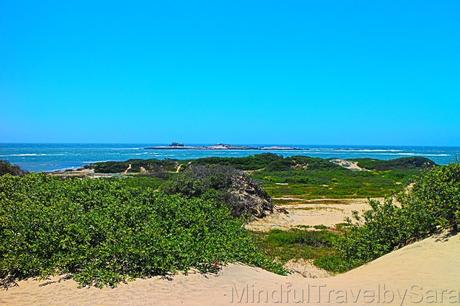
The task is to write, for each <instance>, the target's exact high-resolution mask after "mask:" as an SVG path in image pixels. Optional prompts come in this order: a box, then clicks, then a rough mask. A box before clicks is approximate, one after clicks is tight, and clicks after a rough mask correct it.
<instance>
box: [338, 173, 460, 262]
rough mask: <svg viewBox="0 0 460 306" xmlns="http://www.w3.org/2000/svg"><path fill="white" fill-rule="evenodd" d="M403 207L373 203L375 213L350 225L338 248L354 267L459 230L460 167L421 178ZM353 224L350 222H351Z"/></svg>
mask: <svg viewBox="0 0 460 306" xmlns="http://www.w3.org/2000/svg"><path fill="white" fill-rule="evenodd" d="M399 202H400V205H396V204H394V203H392V201H391V200H387V201H386V202H385V203H380V202H378V201H371V202H370V204H371V206H372V209H371V210H369V211H367V212H365V213H364V216H363V217H362V219H360V217H358V216H355V219H356V220H357V221H358V223H355V224H350V226H349V227H348V228H347V229H346V230H345V234H344V236H343V238H342V239H339V240H338V243H337V247H338V249H339V250H340V251H341V254H342V255H343V257H345V258H346V259H347V260H348V261H349V262H350V264H351V265H353V266H357V265H360V264H362V263H365V262H367V261H370V260H373V259H375V258H377V257H380V256H382V255H384V254H386V253H388V252H391V251H392V250H394V249H395V248H398V247H401V246H404V245H406V244H408V243H410V242H412V241H414V240H417V239H422V238H425V237H428V236H429V235H431V234H434V233H436V232H439V231H441V230H444V229H450V230H453V231H455V232H456V231H457V230H458V223H459V221H460V165H458V164H456V165H450V166H445V167H436V168H433V169H432V170H430V171H428V172H426V173H425V174H424V175H422V176H421V177H420V178H419V179H418V180H417V181H416V183H415V185H414V188H413V190H412V191H410V192H408V193H404V194H401V195H400V197H399ZM350 222H351V220H350Z"/></svg>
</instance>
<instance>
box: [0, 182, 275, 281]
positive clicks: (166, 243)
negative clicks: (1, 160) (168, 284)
mask: <svg viewBox="0 0 460 306" xmlns="http://www.w3.org/2000/svg"><path fill="white" fill-rule="evenodd" d="M233 261H239V262H243V263H246V264H250V265H256V266H261V267H265V268H267V269H271V270H273V271H276V272H279V273H282V272H283V270H282V269H281V268H280V266H278V265H276V264H273V263H272V262H271V261H269V260H267V259H266V258H265V257H263V256H262V255H261V254H260V253H259V252H258V251H257V249H256V247H255V245H254V243H253V240H252V237H251V236H249V234H248V233H247V231H246V230H245V229H244V228H243V223H242V221H241V220H240V219H238V218H234V217H232V216H231V214H230V211H229V209H228V208H226V207H225V205H220V204H219V203H216V202H215V201H213V200H209V199H200V198H190V199H187V198H184V197H180V196H175V195H164V194H161V193H160V194H159V193H154V192H153V190H152V189H150V188H146V189H139V188H131V187H129V186H128V185H126V184H125V182H123V181H120V180H115V179H112V180H105V179H65V180H63V179H60V178H56V177H52V176H48V175H44V174H40V175H37V174H30V175H26V176H23V177H13V176H10V175H5V176H2V177H0V277H1V278H3V279H22V278H27V277H35V276H42V277H44V276H48V275H52V274H61V273H70V274H71V275H72V277H73V278H74V279H75V280H77V281H78V282H79V283H80V284H82V285H96V286H103V285H112V286H113V285H116V284H117V283H118V282H120V281H123V280H126V279H129V278H134V277H147V276H153V275H165V274H169V273H174V272H175V271H187V270H189V269H191V268H196V269H198V270H200V271H213V270H215V269H216V268H217V267H218V265H220V264H224V263H227V262H233Z"/></svg>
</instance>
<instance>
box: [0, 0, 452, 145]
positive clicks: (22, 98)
mask: <svg viewBox="0 0 460 306" xmlns="http://www.w3.org/2000/svg"><path fill="white" fill-rule="evenodd" d="M0 107H1V108H0V109H1V114H0V142H131V143H134V142H148V143H165V142H170V141H173V140H175V141H182V142H186V143H215V142H227V143H252V144H259V143H280V144H377V145H378V144H387V145H452V146H455V145H457V146H458V145H460V119H459V117H460V1H456V0H452V1H442V0H440V1H423V0H419V1H403V0H398V1H369V0H363V1H346V0H337V1H327V0H321V1H318V0H316V1H308V0H299V1H289V0H284V1H267V0H263V1H250V0H244V1H238V0H229V1H215V0H209V1H190V0H187V1H172V0H171V1H169V0H168V1H153V0H151V1H135V0H132V1H95V0H92V1H62V0H59V1H46V0H44V1H20V0H0Z"/></svg>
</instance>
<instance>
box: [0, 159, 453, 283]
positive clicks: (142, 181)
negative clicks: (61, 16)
mask: <svg viewBox="0 0 460 306" xmlns="http://www.w3.org/2000/svg"><path fill="white" fill-rule="evenodd" d="M356 162H357V163H358V165H359V167H361V168H362V169H361V170H350V169H346V168H344V167H342V166H340V165H337V164H335V163H333V162H331V161H330V160H325V159H317V158H309V157H289V158H283V157H281V156H278V155H274V154H261V155H256V156H253V157H247V158H205V159H199V160H194V161H185V162H184V161H181V162H179V161H173V160H166V161H159V160H146V161H141V160H134V161H133V160H131V161H126V162H105V163H97V164H95V165H90V166H89V167H90V168H92V169H94V170H96V171H101V172H107V173H108V172H112V171H115V170H116V171H117V172H118V173H124V175H118V176H117V177H115V178H100V179H91V178H66V179H63V178H61V177H56V176H52V175H46V174H25V173H24V172H22V171H21V170H20V169H19V168H17V169H16V168H15V167H13V168H11V165H9V164H6V165H7V166H6V167H5V169H8V171H9V172H8V173H11V169H13V170H14V171H13V174H16V175H22V176H12V175H10V174H6V175H3V176H1V177H0V278H1V279H2V280H3V282H8V281H14V280H17V279H22V278H27V277H33V276H42V277H43V276H48V275H52V274H62V273H64V274H70V275H71V277H73V278H74V279H75V280H77V281H78V282H79V283H80V284H82V285H95V286H104V285H111V286H113V285H116V284H117V283H118V282H120V281H124V280H127V279H129V278H135V277H148V276H154V275H168V274H171V273H174V272H176V271H188V270H190V269H198V270H200V271H203V272H206V271H215V270H216V269H218V267H219V266H220V265H222V264H225V263H228V262H242V263H246V264H249V265H254V266H259V267H263V268H265V269H268V270H271V271H274V272H278V273H284V272H285V271H284V269H283V268H282V265H283V264H285V263H286V262H288V261H290V260H291V259H305V260H309V261H311V262H313V263H314V264H315V265H317V266H318V267H321V268H323V269H325V270H328V271H331V272H344V271H347V270H349V269H351V268H354V267H356V266H358V265H361V264H363V263H365V262H368V261H370V260H373V259H375V258H377V257H380V256H382V255H384V254H386V253H388V252H391V251H392V250H394V249H396V248H398V247H401V246H404V245H406V244H408V243H410V242H412V241H414V240H417V239H422V238H424V237H427V236H429V235H431V234H433V233H437V232H439V231H441V230H444V229H449V230H452V231H458V223H459V221H460V165H451V166H445V167H436V166H435V165H434V163H432V162H431V161H429V160H427V159H424V158H403V159H397V160H392V161H376V160H370V159H365V160H356ZM127 169H129V171H127ZM23 174H25V175H23ZM410 182H413V183H414V185H413V188H412V189H411V190H407V184H408V183H410ZM258 183H260V184H261V185H259V184H258ZM261 187H263V188H261ZM398 192H399V196H398V202H397V203H393V202H392V201H391V200H387V201H386V202H384V203H380V202H378V201H371V206H372V209H371V210H370V211H368V212H366V213H365V214H364V215H363V216H361V217H359V216H356V218H355V220H349V222H348V223H345V224H338V225H336V226H335V227H334V228H327V227H325V226H317V227H315V228H308V226H305V228H298V229H292V230H289V231H279V230H272V231H270V232H268V233H255V232H254V233H251V232H249V231H247V230H246V229H244V223H245V222H246V221H247V220H248V219H247V218H246V216H257V217H262V216H264V215H265V213H269V212H271V211H272V210H273V206H272V201H271V197H270V196H275V197H280V199H278V200H279V201H288V202H289V201H290V200H289V197H295V198H300V199H308V198H320V197H328V198H341V197H344V198H346V197H366V196H393V195H395V194H396V193H398ZM284 199H285V200H284ZM389 199H390V198H389Z"/></svg>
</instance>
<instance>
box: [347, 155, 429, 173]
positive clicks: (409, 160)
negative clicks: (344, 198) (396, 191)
mask: <svg viewBox="0 0 460 306" xmlns="http://www.w3.org/2000/svg"><path fill="white" fill-rule="evenodd" d="M354 161H357V162H358V166H360V167H362V168H365V169H368V170H379V171H385V170H396V169H404V170H407V169H428V168H431V167H433V166H435V165H436V164H435V163H434V162H433V161H432V160H430V159H428V158H425V157H403V158H397V159H391V160H380V159H371V158H362V159H354Z"/></svg>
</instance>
